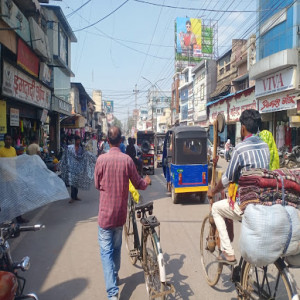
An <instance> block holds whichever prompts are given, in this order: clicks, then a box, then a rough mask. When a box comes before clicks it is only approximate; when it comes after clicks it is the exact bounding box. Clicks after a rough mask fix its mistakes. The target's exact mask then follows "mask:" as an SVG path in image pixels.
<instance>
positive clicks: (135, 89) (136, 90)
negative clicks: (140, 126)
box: [133, 84, 139, 130]
mask: <svg viewBox="0 0 300 300" xmlns="http://www.w3.org/2000/svg"><path fill="white" fill-rule="evenodd" d="M133 92H134V94H135V111H134V126H135V129H136V130H137V121H138V118H137V95H138V92H139V90H138V89H137V84H135V88H134V90H133Z"/></svg>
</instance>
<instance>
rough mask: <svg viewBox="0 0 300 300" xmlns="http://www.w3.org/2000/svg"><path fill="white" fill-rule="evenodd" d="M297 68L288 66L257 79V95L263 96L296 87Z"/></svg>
mask: <svg viewBox="0 0 300 300" xmlns="http://www.w3.org/2000/svg"><path fill="white" fill-rule="evenodd" d="M295 70H296V69H294V68H288V69H285V70H281V71H279V72H276V73H274V74H272V75H268V76H266V77H263V78H260V79H257V80H256V83H255V96H256V97H262V96H266V95H271V94H274V93H279V92H282V91H286V90H290V89H293V88H295V77H296V76H295Z"/></svg>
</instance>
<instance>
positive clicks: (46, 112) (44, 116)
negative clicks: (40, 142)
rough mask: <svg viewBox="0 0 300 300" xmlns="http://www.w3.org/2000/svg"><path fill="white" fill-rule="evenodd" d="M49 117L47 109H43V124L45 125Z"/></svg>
mask: <svg viewBox="0 0 300 300" xmlns="http://www.w3.org/2000/svg"><path fill="white" fill-rule="evenodd" d="M47 117H48V110H47V109H43V111H42V114H41V119H40V120H41V122H42V123H45V122H46V120H47Z"/></svg>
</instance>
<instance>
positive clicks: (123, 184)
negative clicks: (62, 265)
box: [95, 126, 151, 300]
mask: <svg viewBox="0 0 300 300" xmlns="http://www.w3.org/2000/svg"><path fill="white" fill-rule="evenodd" d="M107 137H108V141H109V146H110V150H109V152H108V153H106V154H104V155H100V156H99V157H98V159H97V162H96V166H95V186H96V188H97V189H98V190H100V203H99V214H98V225H99V228H98V240H99V245H100V252H101V261H102V267H103V272H104V279H105V286H106V292H107V296H108V299H115V300H117V299H118V296H119V288H118V286H117V285H118V272H119V269H120V263H121V245H122V228H123V225H124V224H125V221H126V215H127V201H128V191H129V179H130V181H131V182H132V184H133V185H134V187H135V188H136V189H139V190H145V189H146V188H147V186H148V185H149V184H150V183H151V180H150V178H149V176H146V177H145V179H143V178H141V177H140V175H139V174H138V172H137V170H136V167H135V164H134V162H133V160H132V159H131V157H130V156H128V155H126V154H124V153H122V152H121V150H120V148H119V146H120V143H121V138H122V136H121V130H120V128H118V127H116V126H113V127H111V128H110V129H109V130H108V135H107Z"/></svg>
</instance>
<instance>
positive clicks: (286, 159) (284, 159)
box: [278, 146, 300, 169]
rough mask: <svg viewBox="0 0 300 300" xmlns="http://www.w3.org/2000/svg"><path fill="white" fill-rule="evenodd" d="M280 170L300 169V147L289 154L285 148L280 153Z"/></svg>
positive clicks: (296, 147)
mask: <svg viewBox="0 0 300 300" xmlns="http://www.w3.org/2000/svg"><path fill="white" fill-rule="evenodd" d="M278 155H279V163H280V168H288V169H294V168H300V146H295V147H293V149H292V152H291V153H289V152H287V150H286V149H285V148H282V149H280V151H279V152H278Z"/></svg>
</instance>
